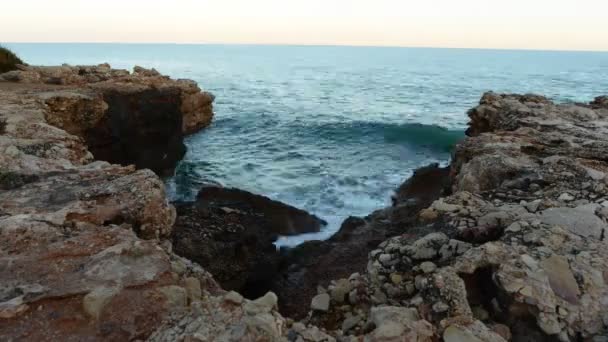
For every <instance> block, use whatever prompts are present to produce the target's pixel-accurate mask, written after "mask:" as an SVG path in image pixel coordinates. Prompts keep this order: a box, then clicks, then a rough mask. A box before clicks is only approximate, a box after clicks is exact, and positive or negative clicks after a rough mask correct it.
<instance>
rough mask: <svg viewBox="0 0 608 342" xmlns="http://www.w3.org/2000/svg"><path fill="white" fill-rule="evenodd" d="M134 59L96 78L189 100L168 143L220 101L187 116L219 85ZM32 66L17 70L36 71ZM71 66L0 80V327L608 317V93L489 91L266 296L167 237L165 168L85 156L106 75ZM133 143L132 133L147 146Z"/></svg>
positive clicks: (548, 322)
mask: <svg viewBox="0 0 608 342" xmlns="http://www.w3.org/2000/svg"><path fill="white" fill-rule="evenodd" d="M98 68H102V69H103V70H104V72H106V73H110V74H111V73H112V72H113V71H112V69H110V68H109V66H106V65H103V66H99V67H98ZM108 69H109V70H108ZM49 70H50V69H49ZM59 70H63V71H65V73H61V74H60V76H56V75H53V76H52V77H53V82H54V81H55V78H57V77H59V79H64V78H65V76H63V75H66V74H72V71H69V72H68V71H67V70H66V69H59ZM79 70H80V69H79ZM138 70H139V72H135V74H138V75H137V76H133V75H127V74H124V72H120V73H119V74H118V75H111V76H110V77H109V78H108V80H106V81H109V83H106V84H105V85H104V86H103V87H102V89H106V90H107V89H112V91H115V90H116V89H118V90H119V91H122V90H121V89H123V88H121V87H123V86H124V85H123V84H121V82H120V81H118V82H116V83H112V82H113V81H112V80H113V79H114V78H117V79H119V80H120V79H121V77H128V78H129V77H130V78H129V79H130V80H131V81H129V82H127V83H129V85H128V87H129V89H131V87H132V86H133V84H131V83H135V85H138V84H139V85H141V86H142V87H143V89H140V88H139V87H136V94H140V92H141V91H146V90H149V89H154V92H153V93H152V95H151V96H153V97H152V98H153V99H158V101H159V103H169V104H171V106H172V107H171V108H174V109H175V110H169V111H163V112H164V113H170V117H169V118H168V119H171V117H172V118H173V119H175V117H176V116H181V117H180V118H179V120H169V122H172V123H173V124H174V130H173V131H172V132H173V135H172V136H170V137H167V139H168V140H171V139H172V138H173V136H174V135H176V136H179V137H182V136H183V134H184V133H191V132H192V131H194V130H196V129H200V127H203V126H205V124H201V122H204V121H205V120H206V119H204V118H207V117H208V115H207V116H206V115H202V116H201V115H190V117H193V118H195V119H193V121H191V122H192V123H191V124H190V125H187V126H186V125H183V124H182V121H181V120H182V119H184V117H185V116H187V113H193V114H194V112H196V113H201V112H205V111H206V110H207V109H204V108H205V107H204V106H206V105H208V104H209V103H207V102H208V100H209V99H211V100H212V99H213V97H212V96H211V95H204V93H201V92H200V89H198V88H197V87H196V85H193V83H192V82H188V81H185V82H181V83H179V84H180V85H179V86H177V87H176V86H175V83H174V82H175V81H172V80H169V79H168V78H166V77H162V76H160V75H158V74H157V73H154V72H152V71H149V70H147V69H143V68H140V69H138ZM55 71H56V70H55ZM63 71H62V72H63ZM23 73H25V74H24V75H21V76H19V77H21V78H19V77H18V78H17V79H19V80H22V81H23V80H24V79H25V80H29V81H26V82H31V80H34V82H38V81H37V79H36V76H35V75H34V74H33V73H31V72H30V73H28V71H27V70H24V71H23ZM92 74H96V72H92ZM96 76H98V75H96ZM13 77H14V76H13ZM45 77H48V76H45ZM133 78H136V79H139V81H134V80H133ZM38 79H40V75H38ZM161 79H162V81H160V80H161ZM148 80H158V81H159V82H157V81H154V82H148ZM70 82H71V81H70ZM138 82H140V83H138ZM178 82H179V81H178ZM64 83H68V84H63V85H60V86H48V85H40V84H39V85H36V86H16V87H17V89H13V90H10V89H4V88H2V92H1V95H2V98H1V99H0V100H1V101H2V102H1V103H0V114H1V116H2V117H3V118H6V119H7V123H8V125H7V127H6V128H5V132H4V133H3V134H2V135H0V139H1V140H0V148H1V149H2V151H3V154H2V156H1V157H0V165H2V168H3V169H6V171H3V177H2V186H3V190H4V192H3V193H1V194H0V211H1V213H2V216H1V217H0V234H2V239H3V242H2V245H0V247H1V250H2V255H1V256H0V258H1V260H0V261H1V263H2V265H6V266H7V267H5V268H4V267H3V268H2V270H1V271H0V272H2V274H1V275H2V276H1V277H0V278H1V279H2V288H3V292H2V298H1V300H0V320H2V321H3V323H6V324H3V325H2V326H0V337H3V338H4V337H6V338H15V339H22V338H29V339H36V340H47V339H58V338H62V339H66V340H70V339H79V338H81V337H82V338H84V337H87V338H91V339H96V340H109V339H113V340H126V339H134V338H136V339H147V338H150V339H151V340H159V341H166V340H176V339H188V338H189V339H194V340H197V339H198V340H210V339H214V338H217V339H221V338H220V337H225V338H226V339H228V340H246V339H256V338H266V339H269V340H295V339H297V338H301V339H303V340H304V341H321V340H325V341H332V340H335V339H339V340H343V341H354V340H356V339H357V337H362V338H363V337H364V336H365V338H367V339H371V340H387V339H388V340H390V339H393V340H403V339H418V340H420V341H427V340H428V341H431V340H434V339H436V338H439V337H440V336H441V337H442V338H443V339H444V340H446V341H456V340H458V338H464V337H466V338H468V339H469V340H480V341H502V340H510V339H511V338H516V337H518V336H535V337H538V339H537V340H543V339H551V338H559V339H561V340H564V341H566V340H568V339H569V338H576V336H582V337H584V338H592V337H593V336H605V335H606V334H607V326H608V316H606V312H605V310H603V309H602V308H603V307H605V305H608V285H606V284H608V263H607V262H606V260H608V255H607V254H606V248H605V244H606V239H605V234H606V229H607V228H606V220H607V219H608V209H607V208H608V198H606V196H605V194H606V187H607V185H606V182H607V181H608V177H607V176H606V172H608V165H607V161H608V156H606V151H608V138H607V137H608V99H607V98H605V97H598V98H597V99H596V100H594V101H593V102H591V103H590V104H585V105H575V104H564V105H555V104H553V103H552V102H551V101H549V100H548V99H546V98H544V97H541V96H533V95H524V96H521V95H499V94H494V93H487V94H485V95H484V96H483V97H482V99H481V102H480V105H479V106H477V107H475V108H474V109H472V110H471V111H469V117H470V118H471V123H470V124H469V130H468V132H467V133H468V135H469V137H467V138H466V139H465V140H464V141H463V142H462V143H460V144H459V145H458V146H457V147H456V149H455V151H454V154H453V155H454V157H453V160H452V164H451V165H450V167H449V169H445V170H441V169H439V168H438V167H437V166H431V167H428V168H423V169H421V170H420V171H418V172H417V174H415V175H414V176H413V178H411V179H410V180H409V181H407V182H406V183H405V184H404V185H403V186H402V187H401V188H400V189H398V190H397V193H396V196H395V200H394V203H393V205H392V206H391V207H389V208H385V209H383V210H379V211H377V212H375V213H373V214H371V215H370V216H368V217H366V218H352V219H349V220H347V221H346V222H345V223H344V224H343V226H342V229H341V230H340V231H339V232H338V233H337V234H336V235H335V236H334V237H332V238H331V239H329V240H328V241H327V242H313V243H310V244H305V246H302V247H299V248H296V249H294V250H293V251H292V252H291V253H292V254H291V255H288V256H287V257H286V260H287V261H286V262H287V264H286V266H287V267H286V269H285V271H284V272H283V273H281V274H279V277H282V279H283V280H285V283H280V282H275V285H276V284H280V287H281V288H279V289H275V291H276V292H277V294H278V295H279V302H278V303H277V296H276V295H274V294H273V293H269V294H267V295H265V296H263V297H261V298H260V299H256V300H247V299H244V298H243V297H242V296H240V295H239V294H237V293H235V292H225V291H223V290H222V289H221V288H220V287H219V285H218V284H217V283H216V282H215V280H214V279H213V277H212V276H211V275H210V274H209V273H207V272H206V271H205V270H203V268H201V267H200V266H199V265H197V264H196V263H193V262H191V261H189V260H187V259H184V258H182V257H179V256H178V255H176V254H175V253H174V252H173V251H172V245H171V243H170V242H169V240H168V239H167V238H169V237H170V236H171V234H172V229H173V223H174V221H175V209H174V208H173V207H172V205H170V204H169V203H168V201H167V199H166V196H165V193H164V186H163V184H162V182H160V179H159V178H158V176H156V175H155V174H154V173H152V172H150V171H149V170H136V169H135V168H134V167H129V166H118V165H111V164H110V163H107V162H100V161H93V160H94V157H93V154H91V153H90V151H89V150H88V149H87V146H86V137H83V136H80V135H78V134H76V133H78V132H79V131H81V130H82V129H83V128H92V129H93V130H97V129H99V128H98V127H100V126H98V125H97V124H98V123H99V122H101V119H102V118H103V115H102V114H104V113H107V111H106V110H103V104H102V103H101V102H105V101H103V96H104V94H105V93H104V90H102V91H101V93H99V92H96V91H94V92H93V93H89V92H90V91H91V88H88V87H87V86H86V85H84V86H83V84H82V83H81V81H80V80H78V81H74V83H71V84H70V83H69V82H64ZM85 83H86V82H85ZM181 85H185V87H186V88H187V90H182V91H184V92H186V93H187V94H194V96H195V97H196V98H199V99H201V100H200V101H198V102H197V101H192V103H195V104H193V105H192V108H196V110H192V111H191V112H188V110H184V106H183V104H184V103H185V101H184V98H183V94H182V93H180V92H179V90H175V89H181V88H180V87H181ZM2 86H3V85H2V82H0V87H2ZM106 86H108V87H109V88H106ZM93 88H97V87H93ZM97 89H99V88H97ZM167 89H168V90H167ZM191 89H196V91H192V90H191ZM67 90H69V91H67ZM83 90H85V94H82V91H83ZM49 91H52V92H53V96H49V95H48V93H49ZM57 91H58V92H59V93H60V96H57V93H56V92H57ZM165 91H167V92H165ZM74 92H76V93H77V94H78V95H76V96H74ZM45 94H46V95H45ZM66 94H67V95H66ZM100 94H101V95H100ZM127 94H128V96H127V98H132V97H137V98H139V95H131V94H132V93H130V90H129V91H127ZM180 94H182V95H180ZM198 94H203V95H198ZM98 95H99V96H101V97H98ZM201 96H205V99H204V100H203V99H202V97H201ZM49 98H52V99H54V101H53V102H51V104H49V103H48V99H49ZM58 98H59V100H57V99H58ZM148 99H150V98H148ZM116 103H118V105H117V104H116ZM120 103H121V102H120V101H118V102H112V101H110V103H106V104H108V105H113V106H117V107H120ZM136 103H137V102H136ZM65 108H70V109H69V110H67V111H66V110H65ZM82 108H85V110H83V109H82ZM141 108H142V113H143V114H144V115H142V116H141V118H142V119H141V120H139V121H138V122H137V123H138V125H140V126H137V127H143V126H146V125H151V124H154V122H150V121H148V120H149V119H150V118H155V117H157V116H155V115H151V116H147V115H145V114H146V113H149V112H150V109H148V108H146V107H145V106H143V107H141ZM176 108H177V109H176ZM201 108H203V109H201ZM49 110H50V111H49ZM66 113H73V114H80V113H87V115H86V116H79V115H75V116H74V115H67V114H66ZM88 114H93V115H88ZM118 116H119V117H120V115H118ZM161 117H162V116H161ZM81 118H84V119H86V120H81ZM91 118H93V121H91ZM65 119H69V120H67V121H65ZM74 119H78V120H74ZM209 120H210V119H209ZM165 122H167V121H160V123H159V121H156V124H157V125H165ZM51 123H52V124H51ZM91 123H93V124H92V125H91ZM207 124H208V122H207ZM141 141H142V144H140V145H134V147H135V148H136V149H140V147H137V146H143V147H147V146H145V142H146V140H145V139H142V140H141ZM139 151H140V152H141V150H139ZM136 152H137V151H136ZM154 153H160V154H161V155H163V154H165V151H163V150H162V149H161V150H156V151H155V152H154ZM125 154H126V155H127V156H129V157H132V156H133V154H130V153H125ZM179 154H180V153H179V152H178V153H176V155H179ZM136 155H137V154H136ZM157 155H158V154H155V156H154V157H153V158H152V159H154V158H157ZM182 155H183V154H182ZM179 158H180V157H176V158H173V159H174V160H171V161H169V162H168V164H169V165H171V164H173V165H174V163H175V160H178V159H179ZM136 160H138V158H137V157H135V158H133V159H130V160H128V161H126V162H125V163H128V164H133V163H135V161H136ZM144 165H145V164H144ZM140 166H143V165H142V164H140ZM166 166H167V165H163V166H162V167H159V168H158V170H162V169H164V168H165V167H166ZM159 173H161V172H159ZM448 174H449V175H448ZM416 177H418V178H416ZM417 179H418V181H416V180H417ZM431 188H432V189H433V190H430V189H431ZM228 214H230V212H228ZM201 247H204V246H201ZM368 252H370V253H369V255H368ZM294 265H295V267H294ZM336 266H338V269H337V270H336V269H335V268H334V269H332V267H336ZM311 270H313V271H314V272H311ZM317 271H318V272H320V273H323V275H321V274H320V273H315V272H317ZM320 280H323V281H325V282H324V283H323V284H319V281H320ZM331 280H333V281H331ZM317 285H320V286H321V287H320V288H318V287H317ZM285 290H291V291H292V292H290V291H287V293H284V291H285ZM284 301H293V303H294V304H295V305H297V306H298V307H299V309H300V310H301V311H303V312H302V317H298V318H301V321H300V322H295V323H294V322H293V321H290V320H289V319H285V318H284V317H283V316H282V315H281V314H279V313H278V312H277V305H279V306H280V305H283V302H284ZM290 303H291V302H290ZM309 304H310V305H309ZM302 306H304V307H302ZM309 306H310V309H311V310H309ZM283 310H284V309H283ZM49 317H52V319H51V318H49ZM319 328H321V329H319ZM43 329H44V330H43ZM43 332H45V333H47V334H48V335H42V333H43ZM463 336H464V337H463Z"/></svg>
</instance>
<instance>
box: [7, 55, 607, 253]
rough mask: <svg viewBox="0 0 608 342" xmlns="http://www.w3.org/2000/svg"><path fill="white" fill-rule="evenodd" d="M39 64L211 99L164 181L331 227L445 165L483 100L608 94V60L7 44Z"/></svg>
mask: <svg viewBox="0 0 608 342" xmlns="http://www.w3.org/2000/svg"><path fill="white" fill-rule="evenodd" d="M8 46H9V47H10V48H13V49H14V50H15V51H16V52H18V53H19V54H20V55H21V57H23V59H24V60H26V61H28V62H30V63H32V64H49V65H51V64H61V63H69V64H98V63H102V62H109V63H110V64H112V66H114V67H120V68H131V67H132V66H133V65H142V66H146V67H155V68H157V69H158V70H159V71H161V72H162V73H165V74H168V75H170V76H172V77H179V78H191V79H194V80H196V81H197V82H199V84H200V85H201V87H202V88H205V89H206V90H208V91H211V92H213V93H214V94H215V95H216V97H217V98H216V102H215V112H216V117H215V120H214V122H213V124H212V126H211V127H210V128H208V129H206V130H205V131H203V132H201V133H198V134H195V135H193V136H190V137H188V138H187V141H186V143H187V145H188V148H189V151H188V153H187V155H186V157H185V159H184V160H183V161H182V162H181V164H180V165H179V166H178V168H177V170H176V176H175V177H173V178H171V179H168V180H167V184H168V187H169V190H170V192H171V196H172V197H173V198H175V199H189V198H193V196H195V194H196V192H197V190H198V188H199V187H200V186H201V184H204V183H205V182H210V181H212V182H218V183H221V184H223V185H226V186H233V187H238V188H243V189H246V190H250V191H253V192H257V193H261V194H264V195H267V196H269V197H272V198H275V199H278V200H281V201H284V202H287V203H289V204H292V205H295V206H298V207H302V208H304V209H306V210H308V211H310V212H312V213H315V214H317V215H318V216H320V217H322V218H324V219H326V220H327V221H328V222H329V225H328V227H326V229H325V230H324V231H323V232H321V233H319V234H311V235H302V236H298V237H289V238H283V239H281V240H280V241H279V244H281V245H294V244H297V243H300V242H301V241H304V240H306V239H313V238H314V239H317V238H327V237H328V236H330V235H331V234H332V233H333V232H335V230H336V229H337V228H339V225H340V223H341V222H342V221H343V219H344V218H346V217H347V216H349V215H358V216H364V215H367V214H369V213H371V212H372V211H373V210H376V209H379V208H381V207H383V206H386V205H387V204H388V203H390V196H391V193H392V191H393V190H394V189H395V188H396V187H397V186H398V185H399V184H400V183H401V182H403V181H404V180H405V179H406V178H407V177H408V176H409V175H410V174H411V172H412V170H413V169H415V168H416V167H419V166H422V165H424V164H428V163H430V162H434V161H438V162H443V163H446V162H447V161H448V159H449V152H448V151H449V149H450V147H451V146H452V145H453V144H454V143H455V142H456V141H458V139H460V138H462V136H463V131H464V128H465V127H466V123H467V117H466V114H465V112H466V110H467V109H468V108H470V107H472V106H474V105H475V104H476V103H477V101H478V100H479V98H480V96H481V94H482V93H483V92H484V91H487V90H494V91H498V92H518V93H526V92H535V93H541V94H545V95H547V96H549V97H551V98H553V99H555V100H557V101H589V100H591V99H592V97H594V96H597V95H600V94H602V93H608V53H592V52H544V51H497V50H461V49H414V48H371V47H303V46H251V45H237V46H223V45H166V44H165V45H163V44H159V45H148V44H146V45H129V44H8Z"/></svg>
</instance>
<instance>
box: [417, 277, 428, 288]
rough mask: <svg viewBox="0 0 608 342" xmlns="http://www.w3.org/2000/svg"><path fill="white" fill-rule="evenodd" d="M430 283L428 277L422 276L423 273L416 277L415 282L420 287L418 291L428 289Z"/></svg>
mask: <svg viewBox="0 0 608 342" xmlns="http://www.w3.org/2000/svg"><path fill="white" fill-rule="evenodd" d="M428 283H429V281H428V279H426V277H425V276H422V275H418V276H416V278H415V279H414V284H415V285H416V289H418V291H422V290H424V289H426V287H427V285H428Z"/></svg>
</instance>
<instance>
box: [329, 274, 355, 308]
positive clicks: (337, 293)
mask: <svg viewBox="0 0 608 342" xmlns="http://www.w3.org/2000/svg"><path fill="white" fill-rule="evenodd" d="M350 290H352V285H351V283H350V282H349V281H348V280H347V279H340V280H338V281H337V282H336V285H335V287H334V288H333V289H332V290H331V299H332V300H333V301H335V302H336V303H343V302H344V300H345V299H346V296H348V293H349V292H350Z"/></svg>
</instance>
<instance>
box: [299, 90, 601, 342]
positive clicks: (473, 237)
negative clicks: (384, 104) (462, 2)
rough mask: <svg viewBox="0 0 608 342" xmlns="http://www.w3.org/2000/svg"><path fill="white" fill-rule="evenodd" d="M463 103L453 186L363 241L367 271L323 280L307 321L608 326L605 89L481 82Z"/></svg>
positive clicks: (444, 329)
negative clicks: (320, 299)
mask: <svg viewBox="0 0 608 342" xmlns="http://www.w3.org/2000/svg"><path fill="white" fill-rule="evenodd" d="M469 116H470V118H471V122H470V124H469V127H470V128H469V130H468V134H469V137H468V138H467V139H465V140H464V141H463V142H462V143H461V144H459V145H458V146H457V148H456V150H455V152H454V158H453V161H452V165H451V170H450V180H451V184H452V186H451V194H449V195H447V196H444V197H442V198H439V199H437V200H435V201H434V202H433V203H432V204H431V205H429V206H428V207H427V208H425V209H423V210H420V211H419V212H418V213H417V214H416V216H415V217H416V219H415V222H411V223H410V224H407V225H406V226H403V231H402V232H401V233H400V234H399V235H397V236H395V237H392V238H390V239H388V240H386V241H384V242H382V243H381V244H380V245H379V246H378V248H376V249H374V250H373V251H371V253H370V254H369V260H368V262H367V268H366V270H365V272H362V273H355V274H352V275H350V276H347V277H344V278H343V279H336V280H334V281H332V282H331V283H329V284H321V285H324V286H325V287H323V288H319V290H318V291H319V293H328V294H329V295H330V296H329V297H330V298H331V301H330V303H329V306H328V308H327V310H322V311H319V310H313V311H312V312H311V313H310V316H309V317H310V319H309V322H311V323H315V324H317V325H319V326H323V327H325V328H326V329H328V330H330V331H334V333H332V334H333V335H340V334H347V335H350V336H351V337H352V338H353V339H354V336H361V335H363V334H368V335H367V336H369V334H371V336H374V338H378V339H381V338H385V339H382V340H395V341H397V340H399V341H401V340H409V339H411V338H413V337H412V336H414V337H415V338H416V339H417V340H419V341H420V340H432V339H429V338H430V337H441V338H443V340H444V341H504V340H513V341H530V340H533V341H553V340H560V341H575V340H581V341H582V340H585V341H587V340H588V341H591V340H592V341H601V340H604V339H606V338H608V310H607V309H606V308H608V306H607V304H608V286H607V285H608V262H607V260H608V254H607V252H606V251H607V248H606V247H608V246H607V245H606V244H607V239H606V233H607V230H608V225H607V224H606V221H607V220H608V215H607V214H608V195H607V194H608V191H606V189H607V186H608V177H607V174H606V172H608V154H607V151H608V149H607V147H608V106H606V101H605V98H604V97H599V98H597V99H596V100H595V101H593V102H591V103H590V104H588V105H585V104H561V105H556V104H554V103H552V102H551V101H550V100H548V99H547V98H544V97H542V96H536V95H498V94H494V93H487V94H485V95H484V96H483V97H482V99H481V102H480V105H479V106H477V107H475V108H474V109H472V110H471V111H469ZM313 302H314V299H313ZM313 304H314V303H312V302H311V307H312V308H313V309H314V305H313ZM389 308H390V309H389ZM378 310H382V311H387V313H385V314H384V317H385V320H389V321H392V322H399V323H398V326H395V325H392V323H390V322H386V321H384V320H382V319H378ZM388 312H390V314H389V313H388ZM388 317H399V318H391V319H388ZM413 324H418V326H417V327H413ZM387 325H388V327H387ZM412 334H416V335H412Z"/></svg>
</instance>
